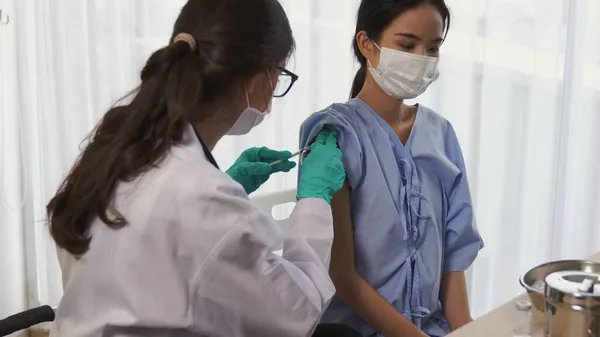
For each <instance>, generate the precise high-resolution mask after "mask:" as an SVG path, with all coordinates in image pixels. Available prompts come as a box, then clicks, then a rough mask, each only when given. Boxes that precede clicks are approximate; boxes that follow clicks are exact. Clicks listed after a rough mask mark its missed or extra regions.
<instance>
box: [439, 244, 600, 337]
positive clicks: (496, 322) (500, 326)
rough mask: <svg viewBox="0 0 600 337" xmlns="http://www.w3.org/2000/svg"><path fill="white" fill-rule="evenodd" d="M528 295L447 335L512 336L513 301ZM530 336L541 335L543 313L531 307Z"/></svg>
mask: <svg viewBox="0 0 600 337" xmlns="http://www.w3.org/2000/svg"><path fill="white" fill-rule="evenodd" d="M589 260H591V261H595V262H600V252H598V253H596V254H595V255H593V256H591V257H590V258H589ZM522 299H526V300H529V297H528V296H527V294H526V293H523V294H521V295H519V296H517V297H516V298H514V299H513V300H511V301H510V302H508V303H506V304H504V305H502V306H501V307H498V308H496V309H494V310H492V311H491V312H489V313H488V314H486V315H484V316H482V317H480V318H478V319H476V320H474V321H473V322H471V323H470V324H467V325H465V326H464V327H462V328H460V329H458V330H456V331H455V332H453V333H451V334H449V335H448V337H513V327H514V319H515V318H514V317H515V312H516V309H515V302H517V301H519V300H522ZM532 336H533V337H538V336H540V337H541V336H543V313H541V312H539V311H537V310H535V309H533V329H532Z"/></svg>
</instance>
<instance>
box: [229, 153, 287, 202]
mask: <svg viewBox="0 0 600 337" xmlns="http://www.w3.org/2000/svg"><path fill="white" fill-rule="evenodd" d="M291 157H292V153H291V152H289V151H275V150H271V149H269V148H266V147H261V148H258V147H253V148H250V149H248V150H246V151H244V152H243V153H242V155H241V156H240V157H239V158H238V159H237V160H236V161H235V163H234V164H233V165H232V166H231V167H230V168H229V170H227V171H226V173H227V174H229V176H230V177H231V178H233V180H235V181H237V182H238V183H240V185H242V186H243V187H244V189H245V190H246V193H248V194H250V193H252V192H254V191H256V190H257V189H258V188H259V187H260V186H261V185H262V184H264V183H265V182H266V181H267V180H269V177H270V176H271V174H273V173H277V172H289V171H290V170H291V169H293V168H294V167H296V163H294V162H293V161H289V160H288V159H290V158H291ZM282 159H283V160H284V161H283V162H282V163H280V164H277V165H273V166H271V165H270V164H271V163H273V162H275V161H278V160H282Z"/></svg>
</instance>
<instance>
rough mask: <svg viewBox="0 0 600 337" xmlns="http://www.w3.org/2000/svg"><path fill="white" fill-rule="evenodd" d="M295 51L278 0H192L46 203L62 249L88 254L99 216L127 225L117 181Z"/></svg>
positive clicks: (149, 163) (145, 166)
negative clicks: (116, 201) (116, 198)
mask: <svg viewBox="0 0 600 337" xmlns="http://www.w3.org/2000/svg"><path fill="white" fill-rule="evenodd" d="M179 33H188V34H190V35H192V37H193V38H194V39H195V41H196V44H197V47H196V48H195V49H192V48H191V47H190V45H189V44H188V43H186V42H183V41H180V42H173V40H174V37H175V36H176V35H177V34H179ZM293 49H294V39H293V37H292V31H291V28H290V24H289V21H288V18H287V16H286V14H285V12H284V10H283V8H282V7H281V5H280V3H279V2H278V1H277V0H252V1H247V0H246V1H239V0H218V1H214V0H188V2H187V3H186V4H185V5H184V6H183V8H182V9H181V13H180V14H179V17H178V18H177V21H176V22H175V26H174V29H173V35H172V37H171V43H170V44H169V45H168V46H166V47H164V48H162V49H160V50H158V51H156V52H155V53H154V54H152V56H150V58H149V59H148V61H147V63H146V65H145V66H144V68H143V70H142V72H141V84H140V86H139V87H138V88H137V89H136V90H135V91H134V92H133V93H132V94H131V95H130V97H131V98H132V99H131V101H130V102H129V103H127V104H122V105H120V106H115V107H113V108H111V109H110V110H109V111H108V112H107V113H106V114H105V115H104V117H103V119H102V121H101V122H100V123H99V124H98V126H97V127H96V129H95V130H94V131H92V133H91V134H90V136H89V137H88V138H87V144H86V147H85V149H84V151H83V152H82V154H81V155H80V157H79V159H78V160H77V162H76V164H75V165H74V166H73V168H72V170H71V172H70V173H69V175H68V176H67V177H66V179H65V180H64V181H63V183H62V185H61V186H60V188H59V189H58V192H57V193H56V195H55V196H54V197H53V198H52V200H51V201H50V203H49V204H48V206H47V208H46V211H47V214H48V219H49V226H50V233H51V235H52V237H53V238H54V241H55V242H56V244H57V245H58V246H59V247H61V248H63V249H65V250H67V251H69V252H70V253H72V254H73V255H76V256H80V255H83V254H85V252H87V250H88V249H89V244H90V241H91V239H92V238H91V235H90V226H91V223H92V221H93V220H94V219H95V218H96V217H98V218H99V219H100V220H102V222H104V223H105V224H106V225H107V226H109V227H111V228H114V229H118V228H121V227H123V226H125V225H126V224H127V221H126V219H125V218H124V217H123V216H122V215H121V214H120V213H119V212H118V210H116V209H115V208H114V206H113V205H112V204H111V202H112V198H113V194H114V191H115V188H116V186H117V184H118V183H119V182H120V181H130V180H132V179H134V178H136V177H138V176H139V175H141V174H142V173H144V172H146V171H148V170H149V169H151V168H152V167H155V165H156V164H157V163H159V162H160V161H161V160H162V159H163V158H164V157H165V155H166V153H167V152H168V151H169V149H170V148H171V146H172V145H173V144H176V143H177V142H179V141H180V140H181V139H182V137H183V132H184V130H185V127H186V125H187V123H189V122H197V121H200V120H202V119H205V118H207V117H208V116H209V114H210V113H209V112H210V111H213V110H214V109H212V108H211V107H215V106H216V105H217V104H220V103H225V102H226V101H227V98H228V97H229V100H231V96H232V95H233V94H234V90H236V85H235V84H238V83H241V81H242V80H245V79H247V78H249V77H251V76H253V75H256V74H258V73H260V72H262V71H266V70H268V69H274V68H275V67H276V66H277V65H278V64H279V63H281V62H283V61H285V60H286V59H287V58H288V57H289V56H290V54H291V53H292V51H293Z"/></svg>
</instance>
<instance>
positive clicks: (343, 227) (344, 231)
mask: <svg viewBox="0 0 600 337" xmlns="http://www.w3.org/2000/svg"><path fill="white" fill-rule="evenodd" d="M331 208H332V211H333V231H334V237H333V248H332V251H331V267H330V273H331V278H332V279H333V282H334V284H335V285H336V287H337V288H338V290H340V288H343V287H344V286H345V285H346V284H347V281H348V280H349V279H350V278H349V277H348V276H350V275H352V274H353V273H355V267H354V233H353V231H352V218H351V215H350V214H351V213H350V186H349V185H348V182H347V181H346V183H345V184H344V187H342V189H341V190H340V191H339V192H338V193H337V194H336V195H335V196H334V197H333V200H332V201H331Z"/></svg>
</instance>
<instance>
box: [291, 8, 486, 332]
mask: <svg viewBox="0 0 600 337" xmlns="http://www.w3.org/2000/svg"><path fill="white" fill-rule="evenodd" d="M449 23H450V13H449V10H448V8H447V7H446V4H445V3H444V1H443V0H363V1H362V3H361V5H360V9H359V13H358V24H357V27H356V35H355V39H354V52H355V54H356V57H357V58H358V61H359V62H360V64H361V68H360V70H359V71H358V74H357V75H356V79H355V80H354V85H353V87H352V98H353V99H351V100H350V101H349V102H347V103H344V104H334V105H332V106H330V107H329V108H327V109H325V110H323V111H321V112H318V113H316V114H314V115H312V116H311V117H310V118H309V119H308V120H307V121H306V122H305V123H304V125H303V127H302V130H301V143H302V145H303V146H304V145H306V144H307V143H309V142H310V141H311V140H312V139H313V138H314V137H315V135H316V134H317V133H318V132H319V131H320V130H321V129H322V128H323V127H326V126H327V127H333V128H336V129H338V130H339V132H340V137H341V138H340V146H341V148H342V152H343V154H344V165H345V166H346V171H347V175H348V180H347V183H346V185H345V187H344V189H343V190H342V191H341V192H339V193H338V194H337V195H336V197H335V199H334V201H333V204H332V206H333V215H334V228H335V239H334V243H333V252H332V261H331V275H332V278H333V280H334V283H335V285H336V288H337V298H336V299H334V301H333V302H332V304H331V305H330V307H329V309H328V310H327V312H326V313H325V315H324V317H323V321H325V322H336V323H344V324H346V325H349V326H352V327H354V328H356V329H358V330H359V331H360V332H361V333H362V335H363V336H387V337H393V336H399V337H400V336H401V337H412V336H444V335H446V334H447V333H448V332H450V331H452V330H455V329H457V328H459V327H460V326H462V325H464V324H466V323H468V322H469V321H470V320H471V315H470V312H469V304H468V299H467V289H466V284H465V275H464V272H465V270H466V269H467V268H468V267H469V266H470V265H471V263H472V262H473V261H474V260H475V258H476V256H477V254H478V252H479V250H480V249H481V248H482V247H483V242H482V240H481V238H480V236H479V234H478V231H477V227H476V224H475V219H474V215H473V207H472V204H471V196H470V193H469V186H468V183H467V176H466V172H465V164H464V161H463V156H462V153H461V149H460V146H459V144H458V140H457V138H456V134H455V132H454V130H453V128H452V126H451V125H450V123H449V122H448V121H447V120H446V119H444V118H443V117H441V116H440V115H438V114H437V113H435V112H434V111H432V110H430V109H428V108H427V107H425V106H422V105H415V106H410V105H407V104H405V102H404V100H405V99H412V98H415V97H417V96H419V95H420V94H422V93H423V92H424V91H425V90H426V89H427V87H428V86H429V85H430V84H431V83H432V82H434V81H435V80H436V79H437V78H438V75H439V73H438V60H439V59H438V57H439V48H440V45H441V44H442V42H443V41H444V38H445V35H446V33H447V30H448V27H449Z"/></svg>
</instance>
